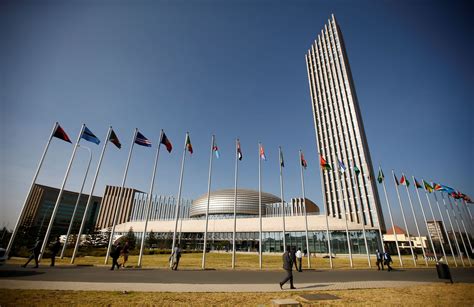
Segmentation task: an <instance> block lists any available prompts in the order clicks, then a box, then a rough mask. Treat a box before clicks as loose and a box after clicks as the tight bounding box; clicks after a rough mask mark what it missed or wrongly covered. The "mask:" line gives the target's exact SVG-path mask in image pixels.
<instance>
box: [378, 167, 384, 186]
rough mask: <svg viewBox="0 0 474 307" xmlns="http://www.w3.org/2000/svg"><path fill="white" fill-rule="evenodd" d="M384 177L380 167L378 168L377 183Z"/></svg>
mask: <svg viewBox="0 0 474 307" xmlns="http://www.w3.org/2000/svg"><path fill="white" fill-rule="evenodd" d="M384 178H385V176H384V175H383V172H382V169H379V176H378V177H377V181H378V182H379V183H382V181H383V179H384Z"/></svg>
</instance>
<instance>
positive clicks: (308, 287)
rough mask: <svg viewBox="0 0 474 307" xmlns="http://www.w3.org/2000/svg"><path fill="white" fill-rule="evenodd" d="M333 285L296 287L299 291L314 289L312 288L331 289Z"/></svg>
mask: <svg viewBox="0 0 474 307" xmlns="http://www.w3.org/2000/svg"><path fill="white" fill-rule="evenodd" d="M330 285H331V284H327V285H309V286H306V287H296V290H298V289H312V288H325V287H329V286H330Z"/></svg>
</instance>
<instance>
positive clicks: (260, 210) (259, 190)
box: [258, 142, 263, 270]
mask: <svg viewBox="0 0 474 307" xmlns="http://www.w3.org/2000/svg"><path fill="white" fill-rule="evenodd" d="M261 150H262V144H261V143H260V142H258V219H259V244H258V265H259V268H260V270H261V269H262V250H263V236H262V157H261V156H260V151H261Z"/></svg>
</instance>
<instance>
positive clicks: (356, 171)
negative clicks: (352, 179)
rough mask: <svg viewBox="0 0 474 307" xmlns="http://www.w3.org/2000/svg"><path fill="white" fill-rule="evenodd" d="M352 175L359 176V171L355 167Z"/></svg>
mask: <svg viewBox="0 0 474 307" xmlns="http://www.w3.org/2000/svg"><path fill="white" fill-rule="evenodd" d="M354 173H355V174H356V176H359V174H360V169H359V168H358V167H357V166H356V165H354Z"/></svg>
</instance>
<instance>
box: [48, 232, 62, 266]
mask: <svg viewBox="0 0 474 307" xmlns="http://www.w3.org/2000/svg"><path fill="white" fill-rule="evenodd" d="M64 244H66V243H64ZM60 249H61V242H59V237H56V241H54V243H53V244H52V245H51V249H50V250H51V264H50V266H54V261H55V260H56V255H57V254H58V253H59V250H60Z"/></svg>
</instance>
